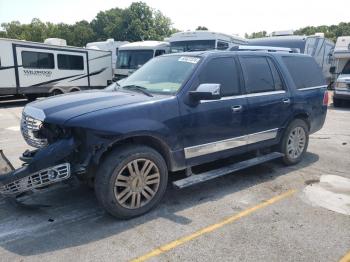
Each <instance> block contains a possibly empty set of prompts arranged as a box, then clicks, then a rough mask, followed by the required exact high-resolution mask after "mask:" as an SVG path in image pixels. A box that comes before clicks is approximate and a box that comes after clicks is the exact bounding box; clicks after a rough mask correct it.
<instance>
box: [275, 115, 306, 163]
mask: <svg viewBox="0 0 350 262" xmlns="http://www.w3.org/2000/svg"><path fill="white" fill-rule="evenodd" d="M308 144H309V128H308V125H307V123H306V122H305V121H304V120H302V119H295V120H293V121H292V122H291V123H290V124H289V125H288V127H287V129H286V130H285V132H284V133H283V137H282V140H281V142H280V145H279V147H280V152H282V153H283V154H284V157H283V159H282V160H283V162H284V164H286V165H295V164H297V163H299V162H300V161H301V160H302V158H303V157H304V155H305V152H306V150H307V147H308Z"/></svg>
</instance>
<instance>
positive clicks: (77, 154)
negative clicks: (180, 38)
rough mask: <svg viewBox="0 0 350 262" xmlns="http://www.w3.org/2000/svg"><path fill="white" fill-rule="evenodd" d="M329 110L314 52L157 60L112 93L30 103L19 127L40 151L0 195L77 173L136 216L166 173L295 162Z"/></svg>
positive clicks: (107, 204) (5, 182)
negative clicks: (217, 164)
mask: <svg viewBox="0 0 350 262" xmlns="http://www.w3.org/2000/svg"><path fill="white" fill-rule="evenodd" d="M327 103H328V95H327V92H326V82H325V80H324V78H323V76H322V72H321V69H320V68H319V67H318V65H317V64H316V62H315V61H314V59H313V58H312V57H310V56H307V55H301V54H290V53H284V52H262V51H254V52H252V51H227V52H226V51H225V52H223V51H206V52H192V53H182V54H170V55H164V56H160V57H157V58H154V59H152V60H151V61H149V62H148V63H147V64H145V65H144V66H143V67H141V68H140V69H139V70H137V71H136V72H135V73H134V74H132V75H131V76H130V77H128V78H127V79H125V80H122V81H121V82H119V83H115V84H113V85H111V86H109V87H108V88H107V89H106V90H103V91H86V92H77V93H74V94H66V95H61V96H57V97H52V98H48V99H46V100H42V101H37V102H34V103H31V104H28V105H27V106H26V107H25V108H24V110H23V117H22V123H21V130H22V134H23V137H24V139H25V140H26V141H27V143H28V144H29V145H31V146H33V147H36V148H37V149H36V150H32V151H29V150H27V151H26V152H24V154H23V156H22V157H21V159H22V160H23V161H24V166H23V167H22V168H20V169H17V170H12V171H10V172H8V173H6V174H3V175H2V176H0V184H1V186H0V193H1V194H2V195H5V196H15V195H18V194H20V193H22V192H25V191H30V190H32V189H34V188H40V187H43V186H46V185H48V184H51V183H56V182H59V181H62V180H65V179H67V178H69V177H71V176H72V175H76V176H78V177H79V178H80V179H82V180H85V181H88V182H89V183H90V184H92V185H94V187H95V192H96V195H97V198H98V200H99V202H100V203H101V205H102V206H103V207H104V208H105V209H106V210H107V211H108V212H109V213H111V214H112V215H114V216H116V217H119V218H130V217H134V216H137V215H140V214H143V213H145V212H147V211H148V210H150V209H151V208H152V207H154V206H155V205H156V204H157V203H159V201H160V200H161V198H162V196H163V194H164V192H165V189H166V185H167V181H168V174H169V172H170V173H171V174H173V172H174V171H179V170H186V171H187V172H186V173H187V174H188V175H191V174H192V172H191V168H192V167H195V166H198V165H202V164H205V163H209V162H213V161H216V160H219V159H225V158H228V157H231V158H232V156H235V155H242V154H245V153H248V152H256V151H259V152H264V151H266V150H269V151H270V152H276V153H278V156H279V157H282V158H283V161H284V162H285V163H286V164H288V165H290V164H295V163H298V162H299V161H300V160H301V159H302V158H303V156H304V153H305V151H306V149H307V146H308V142H309V134H310V133H313V132H316V131H317V130H319V129H320V128H321V127H322V126H323V124H324V121H325V117H326V112H327ZM263 150H264V151H263ZM258 162H259V161H258ZM249 163H251V162H249ZM232 170H235V169H234V168H233V169H232ZM232 170H231V171H232ZM219 171H220V170H219ZM221 171H222V170H221ZM221 171H220V172H221ZM220 172H219V173H220ZM206 174H207V176H208V174H209V175H212V176H213V177H215V176H216V175H217V173H215V170H214V172H211V173H206ZM196 176H198V175H192V177H196ZM199 177H200V175H199ZM189 178H190V179H191V177H189ZM185 179H186V178H185Z"/></svg>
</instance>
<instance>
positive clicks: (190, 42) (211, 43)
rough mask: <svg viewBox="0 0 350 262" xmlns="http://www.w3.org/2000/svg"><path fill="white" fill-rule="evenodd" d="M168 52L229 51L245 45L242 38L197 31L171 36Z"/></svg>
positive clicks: (245, 42)
mask: <svg viewBox="0 0 350 262" xmlns="http://www.w3.org/2000/svg"><path fill="white" fill-rule="evenodd" d="M167 40H168V41H169V43H170V52H171V53H178V52H190V51H203V50H211V49H217V50H229V49H230V48H232V47H234V46H238V45H244V44H247V41H246V40H245V39H244V38H241V37H239V36H234V35H227V34H223V33H217V32H211V31H204V30H197V31H186V32H178V33H175V34H172V35H171V36H170V37H169V38H168V39H167Z"/></svg>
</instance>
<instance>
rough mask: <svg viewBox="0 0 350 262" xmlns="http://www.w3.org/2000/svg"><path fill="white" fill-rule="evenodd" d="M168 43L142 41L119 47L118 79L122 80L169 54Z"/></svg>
mask: <svg viewBox="0 0 350 262" xmlns="http://www.w3.org/2000/svg"><path fill="white" fill-rule="evenodd" d="M169 50H170V46H169V43H168V42H160V41H141V42H134V43H130V44H126V45H122V46H121V47H119V51H118V57H117V74H116V77H117V79H122V78H125V77H127V76H129V75H130V74H132V73H133V72H134V71H135V70H137V69H138V68H140V67H141V66H142V65H144V64H145V63H146V62H147V61H148V60H150V59H152V58H153V57H155V56H159V55H163V54H166V53H169Z"/></svg>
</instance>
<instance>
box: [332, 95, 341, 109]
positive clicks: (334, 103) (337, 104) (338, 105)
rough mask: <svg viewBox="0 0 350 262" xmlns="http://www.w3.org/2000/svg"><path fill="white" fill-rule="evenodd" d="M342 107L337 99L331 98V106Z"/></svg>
mask: <svg viewBox="0 0 350 262" xmlns="http://www.w3.org/2000/svg"><path fill="white" fill-rule="evenodd" d="M341 105H342V101H341V100H340V99H338V98H334V97H333V106H334V107H340V106H341Z"/></svg>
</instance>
